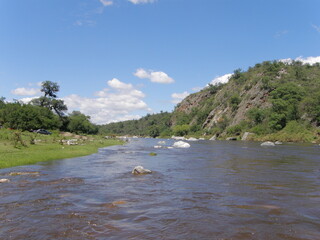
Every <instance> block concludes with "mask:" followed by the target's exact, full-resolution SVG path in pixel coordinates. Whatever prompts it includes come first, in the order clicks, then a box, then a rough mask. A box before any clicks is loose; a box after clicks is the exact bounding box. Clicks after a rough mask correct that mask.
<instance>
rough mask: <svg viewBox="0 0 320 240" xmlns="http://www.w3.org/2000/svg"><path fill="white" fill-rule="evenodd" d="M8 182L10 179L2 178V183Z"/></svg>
mask: <svg viewBox="0 0 320 240" xmlns="http://www.w3.org/2000/svg"><path fill="white" fill-rule="evenodd" d="M7 182H10V180H9V179H6V178H2V179H0V183H7Z"/></svg>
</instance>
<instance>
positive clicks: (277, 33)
mask: <svg viewBox="0 0 320 240" xmlns="http://www.w3.org/2000/svg"><path fill="white" fill-rule="evenodd" d="M288 33H289V31H288V30H283V31H279V32H276V34H275V35H274V37H275V38H280V37H282V36H283V35H286V34H288Z"/></svg>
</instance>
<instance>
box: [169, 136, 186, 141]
mask: <svg viewBox="0 0 320 240" xmlns="http://www.w3.org/2000/svg"><path fill="white" fill-rule="evenodd" d="M171 138H172V139H175V140H186V138H185V137H176V136H172V137H171Z"/></svg>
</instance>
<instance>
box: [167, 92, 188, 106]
mask: <svg viewBox="0 0 320 240" xmlns="http://www.w3.org/2000/svg"><path fill="white" fill-rule="evenodd" d="M189 95H190V93H188V92H183V93H173V94H171V97H172V100H171V102H172V103H174V104H178V103H179V102H181V101H182V100H183V99H185V98H186V97H187V96H189Z"/></svg>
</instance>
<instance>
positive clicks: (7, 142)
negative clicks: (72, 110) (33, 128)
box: [0, 130, 122, 168]
mask: <svg viewBox="0 0 320 240" xmlns="http://www.w3.org/2000/svg"><path fill="white" fill-rule="evenodd" d="M4 131H6V132H4ZM11 134H12V133H10V132H8V131H7V130H0V168H9V167H14V166H21V165H29V164H35V163H37V162H43V161H52V160H58V159H65V158H74V157H80V156H86V155H90V154H93V153H96V152H97V151H98V149H99V148H102V147H107V146H112V145H117V144H122V142H121V141H118V140H113V139H110V140H109V139H103V138H101V137H98V136H90V138H89V139H87V140H82V141H79V145H61V144H60V140H61V139H62V137H58V136H59V135H55V134H53V135H51V136H45V135H37V136H36V139H37V140H41V141H36V144H30V143H28V137H30V135H29V134H31V133H22V135H23V137H22V139H23V141H24V142H25V143H26V145H27V146H26V147H25V146H22V145H21V144H18V145H17V146H16V147H14V142H13V140H12V136H11ZM75 164H76V162H75Z"/></svg>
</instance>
